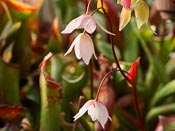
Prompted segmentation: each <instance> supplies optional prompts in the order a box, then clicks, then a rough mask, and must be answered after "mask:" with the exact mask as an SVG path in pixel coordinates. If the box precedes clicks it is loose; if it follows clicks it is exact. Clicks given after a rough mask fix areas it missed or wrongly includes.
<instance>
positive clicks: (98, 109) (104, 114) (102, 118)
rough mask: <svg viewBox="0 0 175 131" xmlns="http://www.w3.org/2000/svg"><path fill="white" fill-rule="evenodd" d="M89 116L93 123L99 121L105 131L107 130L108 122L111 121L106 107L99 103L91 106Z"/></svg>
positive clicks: (96, 102)
mask: <svg viewBox="0 0 175 131" xmlns="http://www.w3.org/2000/svg"><path fill="white" fill-rule="evenodd" d="M88 114H89V115H90V117H91V119H92V120H93V121H95V120H98V121H99V123H100V124H101V126H102V127H103V129H104V128H105V124H106V122H107V120H108V119H110V120H111V117H110V116H109V114H108V111H107V109H106V107H105V105H104V104H102V103H101V102H98V101H95V102H94V105H91V106H90V108H89V109H88Z"/></svg>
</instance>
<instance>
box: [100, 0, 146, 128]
mask: <svg viewBox="0 0 175 131" xmlns="http://www.w3.org/2000/svg"><path fill="white" fill-rule="evenodd" d="M101 3H102V4H101V5H102V10H103V12H104V14H105V16H106V18H107V24H108V27H109V31H110V32H113V31H112V26H111V21H110V18H109V15H108V14H107V13H106V11H105V9H104V7H103V0H101ZM109 36H110V43H111V48H112V53H113V56H114V60H115V62H116V65H117V68H118V70H119V71H120V73H121V74H122V75H123V77H124V78H125V79H126V80H127V81H128V82H130V84H131V85H133V87H132V89H133V96H134V103H135V108H136V113H137V117H138V119H139V123H140V126H141V129H142V131H145V129H144V125H143V121H142V117H141V114H140V110H139V105H138V100H137V91H136V86H135V84H134V83H133V82H132V81H131V80H130V79H129V78H128V77H127V76H126V74H125V72H124V71H123V70H122V69H121V67H120V64H119V61H118V58H117V55H116V53H115V48H114V47H115V45H114V42H113V36H112V35H109Z"/></svg>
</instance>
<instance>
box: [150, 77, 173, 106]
mask: <svg viewBox="0 0 175 131" xmlns="http://www.w3.org/2000/svg"><path fill="white" fill-rule="evenodd" d="M174 87H175V80H173V81H170V82H169V83H167V84H166V85H165V86H163V87H162V88H161V89H159V90H158V91H157V92H156V93H155V95H154V97H153V99H152V101H151V105H152V106H154V105H155V104H157V103H158V102H159V103H160V102H161V100H162V99H165V98H166V97H168V96H170V95H172V94H174V93H175V88H174Z"/></svg>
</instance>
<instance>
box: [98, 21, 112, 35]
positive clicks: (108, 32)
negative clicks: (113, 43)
mask: <svg viewBox="0 0 175 131" xmlns="http://www.w3.org/2000/svg"><path fill="white" fill-rule="evenodd" d="M96 23H97V25H98V26H99V27H100V28H101V29H102V30H103V31H104V32H106V33H107V34H109V35H115V34H114V33H112V32H110V31H108V30H106V29H105V28H104V27H103V26H102V25H101V24H100V23H99V22H98V21H96Z"/></svg>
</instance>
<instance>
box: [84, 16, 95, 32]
mask: <svg viewBox="0 0 175 131" xmlns="http://www.w3.org/2000/svg"><path fill="white" fill-rule="evenodd" d="M82 23H84V25H83V28H84V29H85V30H86V31H87V32H88V33H89V34H92V33H94V31H95V29H96V22H95V20H94V18H93V17H92V16H91V15H86V17H85V18H84V20H83V22H82Z"/></svg>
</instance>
